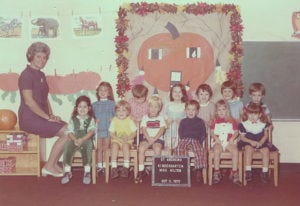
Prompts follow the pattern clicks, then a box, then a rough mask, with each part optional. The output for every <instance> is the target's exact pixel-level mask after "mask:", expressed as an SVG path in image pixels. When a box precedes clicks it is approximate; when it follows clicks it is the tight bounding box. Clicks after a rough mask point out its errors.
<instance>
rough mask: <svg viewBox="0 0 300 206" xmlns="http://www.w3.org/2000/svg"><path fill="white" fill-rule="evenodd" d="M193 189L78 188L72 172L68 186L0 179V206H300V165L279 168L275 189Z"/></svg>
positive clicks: (257, 185) (124, 184) (115, 184)
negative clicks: (278, 177)
mask: <svg viewBox="0 0 300 206" xmlns="http://www.w3.org/2000/svg"><path fill="white" fill-rule="evenodd" d="M193 180H194V179H192V187H190V188H178V187H176V188H175V187H152V186H151V181H150V177H147V178H146V180H145V182H144V183H142V184H134V183H133V182H132V181H129V180H128V179H117V180H114V181H110V182H109V183H108V184H106V183H104V177H103V176H102V177H100V179H98V180H97V184H96V185H92V184H91V185H83V184H82V171H75V172H74V177H73V178H72V180H71V182H70V183H69V184H67V185H61V184H60V179H59V178H52V177H40V178H37V177H32V176H31V177H20V176H18V177H12V176H10V177H8V176H0V205H1V206H48V205H49V206H50V205H51V206H60V205H62V206H79V205H80V206H81V205H83V206H94V205H95V206H96V205H97V206H99V205H104V206H107V205H108V206H109V205H120V206H121V205H122V206H126V205H128V206H135V205H138V206H141V205H142V206H143V205H146V206H148V205H149V206H150V205H151V206H156V205H157V206H160V205H163V206H165V205H172V206H177V205H178V206H182V205H186V206H194V205H195V206H196V205H197V206H199V205H206V206H222V205H229V206H235V205H243V206H248V205H249V206H254V205H255V206H260V205H264V206H265V205H272V206H277V205H278V206H279V205H280V206H298V205H300V164H284V165H283V164H282V165H281V166H280V179H279V186H278V187H274V186H273V185H272V183H270V184H262V183H261V182H260V181H259V178H258V176H257V175H255V176H254V181H253V182H251V183H250V184H248V185H247V186H246V187H239V186H236V185H233V184H232V183H231V182H230V181H229V180H227V178H224V179H223V180H222V182H221V183H220V184H218V185H213V186H208V185H203V184H199V183H195V182H194V181H193Z"/></svg>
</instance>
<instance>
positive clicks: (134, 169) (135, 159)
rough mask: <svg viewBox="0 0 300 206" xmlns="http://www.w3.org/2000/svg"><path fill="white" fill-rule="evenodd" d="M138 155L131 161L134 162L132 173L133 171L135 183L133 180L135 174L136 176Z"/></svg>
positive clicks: (135, 176)
mask: <svg viewBox="0 0 300 206" xmlns="http://www.w3.org/2000/svg"><path fill="white" fill-rule="evenodd" d="M137 156H138V154H136V156H135V157H134V159H133V161H134V166H133V171H134V179H133V181H135V179H136V178H137V174H138V167H139V164H138V157H137Z"/></svg>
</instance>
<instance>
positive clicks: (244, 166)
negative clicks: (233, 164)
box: [243, 155, 247, 186]
mask: <svg viewBox="0 0 300 206" xmlns="http://www.w3.org/2000/svg"><path fill="white" fill-rule="evenodd" d="M243 169H244V170H243V174H244V175H243V184H244V186H246V185H247V181H246V158H245V155H243Z"/></svg>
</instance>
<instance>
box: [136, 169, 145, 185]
mask: <svg viewBox="0 0 300 206" xmlns="http://www.w3.org/2000/svg"><path fill="white" fill-rule="evenodd" d="M146 175H147V173H146V172H145V170H143V171H139V172H138V175H137V177H136V178H135V180H134V182H135V183H136V184H137V183H142V182H143V179H144V177H145V176H146Z"/></svg>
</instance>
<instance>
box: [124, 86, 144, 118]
mask: <svg viewBox="0 0 300 206" xmlns="http://www.w3.org/2000/svg"><path fill="white" fill-rule="evenodd" d="M131 93H132V98H130V99H129V100H128V103H129V104H130V106H131V118H132V119H133V120H134V121H135V122H139V121H141V119H142V117H143V116H144V115H146V114H147V111H148V103H147V97H148V88H147V87H145V86H144V85H142V84H137V85H134V86H133V87H132V89H131Z"/></svg>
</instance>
